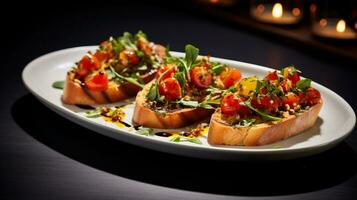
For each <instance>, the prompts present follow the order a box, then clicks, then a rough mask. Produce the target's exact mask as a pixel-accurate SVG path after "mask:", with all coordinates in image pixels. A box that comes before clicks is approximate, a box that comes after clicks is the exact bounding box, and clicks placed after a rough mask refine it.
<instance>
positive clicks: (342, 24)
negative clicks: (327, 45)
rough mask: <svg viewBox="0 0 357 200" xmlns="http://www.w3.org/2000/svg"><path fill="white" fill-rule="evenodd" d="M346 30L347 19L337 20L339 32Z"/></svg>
mask: <svg viewBox="0 0 357 200" xmlns="http://www.w3.org/2000/svg"><path fill="white" fill-rule="evenodd" d="M345 30H346V22H345V20H343V19H340V20H339V21H338V22H337V25H336V31H337V32H339V33H342V32H345Z"/></svg>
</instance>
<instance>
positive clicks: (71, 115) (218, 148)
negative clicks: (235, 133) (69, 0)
mask: <svg viewBox="0 0 357 200" xmlns="http://www.w3.org/2000/svg"><path fill="white" fill-rule="evenodd" d="M96 47H97V46H96V45H91V46H79V47H71V48H65V49H61V50H56V51H52V52H49V53H46V54H44V55H42V56H39V57H37V58H35V59H33V60H32V61H30V62H29V63H28V64H27V65H26V66H25V68H24V69H23V71H22V81H23V83H24V85H25V86H26V88H27V89H28V90H29V91H30V92H31V93H32V94H33V95H34V96H35V97H36V98H38V99H39V100H40V102H42V103H43V104H44V105H46V106H47V107H48V108H50V109H51V110H53V111H55V112H56V113H58V114H60V115H61V116H62V117H65V118H67V119H69V120H70V121H72V122H75V123H77V124H79V125H81V126H84V124H81V123H80V122H82V123H89V124H90V125H91V126H93V127H94V128H93V129H92V128H90V129H91V130H93V131H94V132H97V133H100V134H103V133H102V131H100V130H98V128H99V129H103V128H104V130H106V131H110V132H120V133H124V135H123V136H125V137H126V138H125V139H119V137H114V136H110V135H108V134H104V135H107V136H109V137H112V138H115V139H118V140H121V141H123V140H125V141H126V142H129V143H133V142H130V141H127V138H133V139H139V140H142V141H143V142H151V143H154V144H160V145H164V146H169V147H173V148H185V149H190V150H195V151H204V152H213V151H214V152H215V153H225V154H227V153H229V154H231V153H232V154H289V153H299V152H302V151H312V150H316V149H322V148H324V147H325V148H326V147H329V146H330V147H332V146H334V144H338V143H339V142H341V141H342V140H344V139H345V138H346V137H347V136H348V135H349V134H350V133H351V132H352V131H353V129H354V128H355V125H356V114H355V112H354V110H353V108H352V107H351V106H350V105H349V104H348V103H347V101H346V100H344V99H343V98H342V97H341V96H340V95H338V94H337V93H335V92H334V91H332V90H331V89H329V88H328V87H325V86H323V85H322V84H319V83H316V82H314V81H312V84H313V85H314V86H317V87H319V88H322V89H323V90H324V91H325V92H327V93H329V95H332V96H335V97H337V98H338V99H339V101H340V103H342V104H343V106H344V107H345V108H346V109H347V111H348V113H349V114H351V116H352V123H353V125H352V126H350V128H349V129H348V130H346V131H345V133H344V134H342V135H341V136H338V137H334V138H331V139H328V140H327V141H325V142H321V143H318V144H315V145H311V146H305V147H294V148H271V149H254V148H242V149H239V148H232V147H229V146H228V147H227V146H222V145H208V146H206V145H205V146H201V145H188V144H184V143H179V144H178V143H173V142H165V141H161V140H156V139H151V138H150V137H145V136H141V135H138V134H133V133H130V132H128V131H125V130H121V129H118V128H114V127H110V126H105V125H102V124H99V123H97V122H95V121H92V120H87V119H85V118H84V117H82V116H79V115H78V114H76V113H75V112H72V111H70V110H69V109H68V108H65V107H58V105H56V104H55V103H53V102H51V101H50V100H47V99H46V98H44V97H42V96H41V95H40V94H38V93H37V92H36V91H35V90H34V89H33V88H31V83H29V80H28V76H29V74H30V73H29V72H30V71H31V70H32V69H33V68H35V67H36V63H37V62H40V61H41V60H43V59H46V58H48V57H50V56H58V55H60V54H63V53H70V52H73V51H80V50H89V49H94V48H96ZM170 53H172V54H174V55H178V56H180V55H184V53H182V52H175V51H170ZM211 59H212V60H219V61H221V62H222V61H223V62H225V63H235V65H244V66H247V67H248V66H251V67H253V68H255V69H256V70H264V71H271V70H274V69H273V68H268V67H265V66H261V65H256V64H251V63H246V62H241V61H236V60H230V59H225V58H217V57H211ZM57 107H58V108H57ZM72 119H74V120H75V121H73V120H72ZM95 127H97V129H96V130H94V129H95ZM139 146H141V147H143V148H150V147H148V145H139ZM149 146H152V145H149ZM151 149H155V150H158V149H156V148H151ZM327 149H328V148H327ZM188 156H190V155H188Z"/></svg>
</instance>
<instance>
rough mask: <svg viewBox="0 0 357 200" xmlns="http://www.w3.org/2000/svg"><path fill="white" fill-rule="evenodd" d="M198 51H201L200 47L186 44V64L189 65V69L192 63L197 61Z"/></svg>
mask: <svg viewBox="0 0 357 200" xmlns="http://www.w3.org/2000/svg"><path fill="white" fill-rule="evenodd" d="M198 52H199V49H198V48H196V47H194V46H193V45H191V44H188V45H186V47H185V53H186V55H185V60H186V65H187V69H188V70H189V69H190V68H191V66H192V64H193V63H194V62H195V61H196V59H197V56H198Z"/></svg>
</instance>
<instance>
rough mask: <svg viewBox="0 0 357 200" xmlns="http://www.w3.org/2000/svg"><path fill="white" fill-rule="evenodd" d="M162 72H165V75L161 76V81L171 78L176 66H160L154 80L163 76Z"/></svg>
mask: <svg viewBox="0 0 357 200" xmlns="http://www.w3.org/2000/svg"><path fill="white" fill-rule="evenodd" d="M166 71H167V72H166ZM164 72H166V74H165V75H163V76H162V80H165V79H167V78H170V77H173V76H174V74H175V73H176V65H174V64H167V65H162V66H160V68H159V70H158V71H157V75H156V78H159V77H160V76H161V74H163V73H164Z"/></svg>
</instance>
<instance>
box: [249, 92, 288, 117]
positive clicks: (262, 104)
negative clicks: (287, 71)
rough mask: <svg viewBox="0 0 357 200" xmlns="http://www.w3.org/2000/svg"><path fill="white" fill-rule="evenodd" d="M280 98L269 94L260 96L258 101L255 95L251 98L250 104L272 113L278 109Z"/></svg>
mask: <svg viewBox="0 0 357 200" xmlns="http://www.w3.org/2000/svg"><path fill="white" fill-rule="evenodd" d="M281 103H282V102H281V100H280V98H279V97H277V96H275V95H270V96H266V95H264V96H261V97H259V101H258V99H257V97H254V98H253V99H252V106H253V107H254V108H256V109H259V110H264V111H265V112H267V113H274V112H276V111H278V108H279V107H280V106H281Z"/></svg>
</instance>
